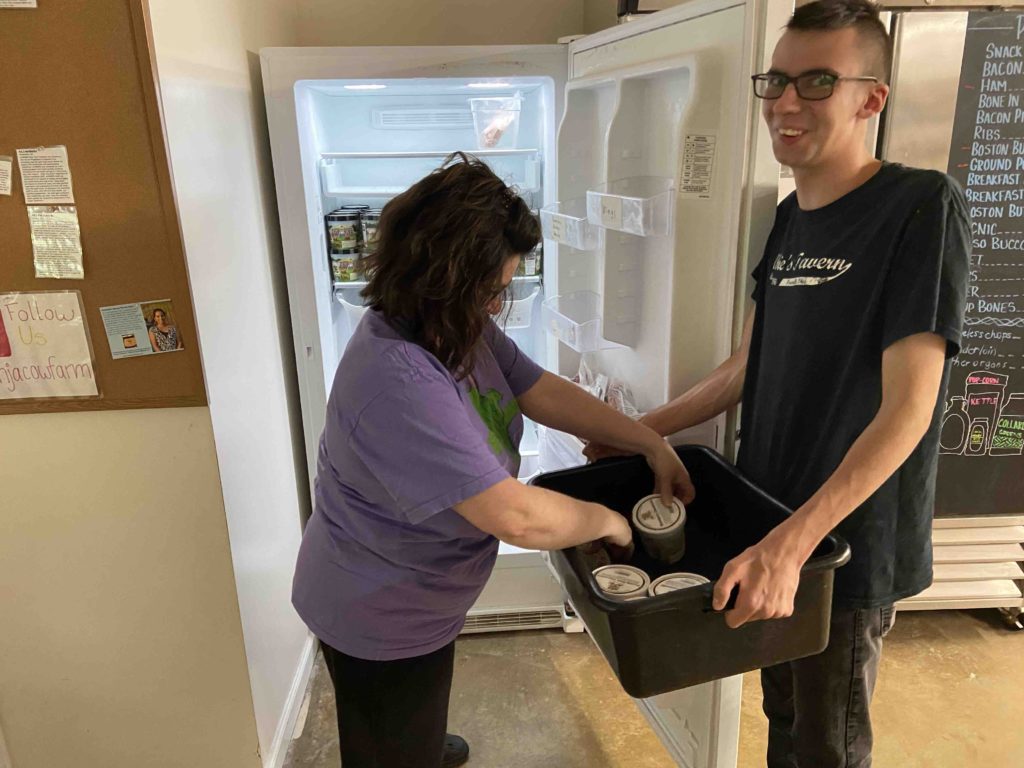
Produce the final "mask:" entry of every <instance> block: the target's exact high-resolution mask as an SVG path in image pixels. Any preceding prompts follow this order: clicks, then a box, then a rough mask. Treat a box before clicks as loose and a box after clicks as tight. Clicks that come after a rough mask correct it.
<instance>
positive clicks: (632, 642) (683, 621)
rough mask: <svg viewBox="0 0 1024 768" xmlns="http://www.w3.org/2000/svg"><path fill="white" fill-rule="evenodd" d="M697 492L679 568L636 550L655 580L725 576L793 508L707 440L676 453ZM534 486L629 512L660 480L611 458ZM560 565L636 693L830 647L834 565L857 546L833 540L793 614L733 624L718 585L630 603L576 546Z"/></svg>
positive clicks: (805, 576) (556, 563) (636, 463)
mask: <svg viewBox="0 0 1024 768" xmlns="http://www.w3.org/2000/svg"><path fill="white" fill-rule="evenodd" d="M676 451H677V453H678V454H679V456H680V458H681V459H682V460H683V462H684V463H685V464H686V467H687V469H688V470H689V472H690V476H691V478H692V479H693V483H694V486H695V487H696V490H697V496H696V498H695V500H694V501H693V502H692V503H691V504H689V505H688V506H687V510H686V512H687V516H686V553H685V554H684V555H683V557H682V559H681V560H680V561H678V562H676V563H674V564H672V565H664V564H662V563H659V562H657V561H654V560H652V559H651V558H650V557H648V556H647V555H646V553H644V552H643V551H642V547H641V546H640V544H639V537H637V541H638V544H637V552H636V555H635V556H634V558H633V560H632V562H631V565H634V566H636V567H638V568H641V569H643V570H644V571H646V572H647V574H648V575H649V576H650V577H651V579H652V580H653V579H655V578H657V577H658V576H661V575H663V574H666V573H670V572H676V571H686V572H690V573H699V574H701V575H702V576H705V577H707V578H708V579H712V580H714V579H717V578H718V577H719V576H720V575H721V572H722V569H723V568H724V566H725V564H726V562H728V561H729V560H730V559H731V558H733V557H735V556H736V555H738V554H740V553H741V552H742V551H743V550H744V549H746V548H747V547H749V546H751V545H752V544H755V543H757V542H758V541H759V540H760V539H761V538H762V537H763V536H764V535H765V534H767V533H768V532H769V531H770V530H771V529H772V528H774V527H775V526H776V525H778V524H779V523H780V522H782V521H783V520H784V519H785V518H786V517H787V516H788V515H789V514H790V511H789V510H788V509H787V508H786V507H785V506H783V505H782V504H780V503H779V502H778V501H775V500H774V499H772V498H771V497H769V496H768V495H766V494H765V493H764V492H763V491H761V490H759V489H758V488H757V487H755V486H754V485H753V484H752V483H750V482H749V481H748V480H746V479H745V478H744V477H743V476H742V475H741V474H740V473H739V471H738V470H737V469H736V468H735V467H733V466H732V465H730V464H729V463H728V462H726V461H725V460H724V459H723V458H722V457H721V456H720V455H718V454H717V453H715V452H714V451H712V450H711V449H709V448H705V447H703V446H683V447H680V448H677V449H676ZM532 484H533V485H536V486H539V487H541V488H547V489H550V490H553V491H558V492H560V493H565V494H567V495H569V496H573V497H575V498H578V499H582V500H585V501H594V502H599V503H601V504H604V505H606V506H608V507H611V508H612V509H614V510H616V511H618V512H621V513H623V514H624V515H626V517H627V519H628V518H629V516H630V512H631V510H632V508H633V505H634V504H635V503H636V502H637V501H638V500H639V499H640V498H642V497H643V496H646V495H647V494H649V493H651V491H652V489H653V487H654V477H653V475H652V473H651V471H650V469H649V468H648V466H647V463H646V461H644V460H643V459H642V458H640V457H633V458H628V459H610V460H607V461H602V462H598V463H597V464H591V465H588V466H586V467H579V468H576V469H568V470H564V471H561V472H554V473H549V474H544V475H540V476H538V477H536V478H534V479H533V481H532ZM550 555H551V563H552V565H553V567H554V569H555V572H556V574H557V576H558V578H559V581H560V582H561V583H562V586H563V587H564V588H565V590H566V592H567V594H568V595H569V599H570V601H571V602H572V605H573V607H574V608H575V610H576V612H577V613H578V614H579V616H580V618H582V619H583V621H584V623H585V624H586V626H587V629H588V630H589V631H590V634H591V636H592V637H593V638H594V641H595V642H596V643H597V645H598V647H599V648H600V649H601V652H602V653H603V654H604V657H605V658H606V659H607V660H608V663H609V664H610V665H611V667H612V670H613V671H614V672H615V674H616V676H617V677H618V678H619V681H620V682H621V683H622V687H623V688H624V689H625V690H626V692H627V693H628V694H630V695H631V696H634V697H637V698H645V697H648V696H655V695H657V694H660V693H664V692H666V691H672V690H676V689H679V688H686V687H688V686H691V685H698V684H700V683H705V682H708V681H710V680H717V679H720V678H724V677H729V676H731V675H736V674H740V673H743V672H747V671H750V670H752V669H758V668H760V667H766V666H770V665H772V664H778V663H780V662H783V661H789V660H791V659H797V658H801V657H804V656H810V655H812V654H815V653H819V652H821V651H822V650H824V648H825V646H826V645H827V644H828V631H829V619H830V617H831V612H832V580H833V575H834V571H835V569H836V568H838V567H839V566H841V565H843V564H845V563H846V562H847V561H848V560H849V558H850V548H849V546H848V545H847V544H846V542H844V541H843V540H842V539H840V538H838V537H836V536H829V537H827V538H826V539H825V540H824V541H823V542H822V543H821V544H820V545H819V546H818V548H817V549H816V550H815V552H814V554H813V555H812V556H811V558H810V559H809V560H808V561H807V563H806V564H805V565H804V568H803V571H802V574H801V578H800V586H799V588H798V590H797V595H796V604H795V610H794V612H793V615H792V616H791V617H789V618H787V619H775V620H771V621H758V622H753V623H750V624H747V625H744V626H742V627H740V628H739V629H730V628H729V627H728V626H727V625H726V623H725V618H724V617H723V616H722V615H721V614H719V613H716V612H714V611H713V610H712V608H711V596H712V591H713V588H714V583H711V584H705V585H701V586H694V587H689V588H686V589H681V590H678V591H676V592H671V593H669V594H665V595H659V596H658V597H649V598H643V599H640V600H633V601H628V602H623V601H616V600H613V599H609V598H608V597H606V596H604V594H603V593H601V592H600V590H599V588H598V586H597V582H596V581H595V580H594V577H593V575H592V574H591V572H590V569H589V568H588V567H587V565H586V564H585V563H584V561H583V557H582V555H581V554H580V553H579V552H577V551H576V549H575V548H570V549H563V550H559V551H555V552H551V553H550Z"/></svg>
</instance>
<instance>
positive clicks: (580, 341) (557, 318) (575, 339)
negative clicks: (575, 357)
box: [541, 291, 622, 353]
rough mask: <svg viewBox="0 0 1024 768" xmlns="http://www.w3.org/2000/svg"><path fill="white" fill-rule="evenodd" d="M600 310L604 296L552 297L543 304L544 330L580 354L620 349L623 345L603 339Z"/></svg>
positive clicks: (577, 293) (576, 293)
mask: <svg viewBox="0 0 1024 768" xmlns="http://www.w3.org/2000/svg"><path fill="white" fill-rule="evenodd" d="M601 306H602V301H601V296H600V295H599V294H597V293H594V292H593V291H576V292H575V293H569V294H566V295H565V296H553V297H551V298H550V299H547V300H545V301H544V303H543V304H541V311H542V313H543V318H544V326H545V328H547V330H548V331H549V332H550V333H551V334H552V335H553V336H555V337H556V338H558V340H559V341H561V342H562V343H563V344H565V345H566V346H568V347H569V348H570V349H574V350H575V351H577V352H580V353H586V352H595V351H597V350H599V349H616V348H619V347H621V346H622V345H621V344H616V343H615V342H612V341H608V340H607V339H605V338H604V337H603V336H602V335H601V328H602V321H601Z"/></svg>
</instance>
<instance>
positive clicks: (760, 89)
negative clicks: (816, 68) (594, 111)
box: [751, 72, 878, 101]
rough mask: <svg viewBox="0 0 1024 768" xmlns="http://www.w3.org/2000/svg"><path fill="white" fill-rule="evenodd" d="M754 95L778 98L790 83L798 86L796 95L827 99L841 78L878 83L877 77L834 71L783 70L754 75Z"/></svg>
mask: <svg viewBox="0 0 1024 768" xmlns="http://www.w3.org/2000/svg"><path fill="white" fill-rule="evenodd" d="M751 80H753V81H754V95H755V96H757V98H759V99H769V100H770V99H777V98H779V97H781V96H782V94H783V93H785V91H786V86H787V85H789V84H790V83H792V84H793V87H794V88H796V95H797V96H799V97H800V98H801V99H805V100H807V101H821V100H822V99H827V98H828V97H829V96H831V95H832V91H834V90H835V87H836V83H838V82H839V81H840V80H857V81H861V82H865V83H877V82H878V78H877V77H843V76H841V75H837V74H835V73H834V72H804V73H803V74H802V75H797V76H796V77H790V76H789V75H784V74H782V73H781V72H765V73H764V74H761V75H754V76H753V77H752V78H751Z"/></svg>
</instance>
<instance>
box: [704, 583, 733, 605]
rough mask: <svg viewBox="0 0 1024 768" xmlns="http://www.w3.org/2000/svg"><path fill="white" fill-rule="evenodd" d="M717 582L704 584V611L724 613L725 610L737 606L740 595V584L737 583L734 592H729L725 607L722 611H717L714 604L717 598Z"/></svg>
mask: <svg viewBox="0 0 1024 768" xmlns="http://www.w3.org/2000/svg"><path fill="white" fill-rule="evenodd" d="M716 583H717V582H711V583H710V584H706V585H704V605H703V607H702V608H703V611H704V613H723V612H724V611H731V610H732V609H733V608H735V607H736V600H737V599H739V596H740V585H739V584H737V585H736V586H734V587H733V588H732V592H730V593H729V599H728V600H727V601H726V603H725V608H723V609H722V610H721V611H716V610H715V606H714V599H715V584H716Z"/></svg>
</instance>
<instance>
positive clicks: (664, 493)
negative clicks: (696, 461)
mask: <svg viewBox="0 0 1024 768" xmlns="http://www.w3.org/2000/svg"><path fill="white" fill-rule="evenodd" d="M652 435H653V437H652V441H651V446H650V448H649V449H648V450H646V451H644V457H645V458H646V459H647V465H648V466H649V467H650V468H651V471H652V472H654V489H655V493H657V494H658V495H659V496H661V500H662V501H663V502H664V503H665V505H666V506H671V504H672V497H673V496H674V497H676V498H678V499H679V500H680V501H681V502H683V504H689V503H690V502H691V501H693V499H694V497H695V496H696V495H697V491H696V490H695V489H694V487H693V481H692V480H690V473H689V472H687V471H686V467H684V466H683V462H682V461H680V459H679V456H678V455H677V454H676V452H675V450H674V449H673V448H672V446H671V445H669V444H668V443H667V442H666V441H665V439H664V438H663V437H660V436H659V435H657V433H653V432H652Z"/></svg>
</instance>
